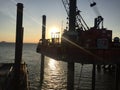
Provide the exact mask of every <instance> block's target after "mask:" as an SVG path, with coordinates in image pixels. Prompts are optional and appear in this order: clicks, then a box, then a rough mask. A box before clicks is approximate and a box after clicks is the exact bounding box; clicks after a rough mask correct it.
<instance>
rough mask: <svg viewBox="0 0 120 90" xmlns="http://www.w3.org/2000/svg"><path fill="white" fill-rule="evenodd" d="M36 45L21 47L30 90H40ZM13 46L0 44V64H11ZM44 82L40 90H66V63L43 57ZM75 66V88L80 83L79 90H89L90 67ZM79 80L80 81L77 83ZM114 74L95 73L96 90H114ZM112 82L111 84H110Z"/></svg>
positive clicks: (38, 55)
mask: <svg viewBox="0 0 120 90" xmlns="http://www.w3.org/2000/svg"><path fill="white" fill-rule="evenodd" d="M36 47H37V45H36V44H24V45H23V60H24V61H25V62H26V63H27V66H28V70H29V82H30V90H40V60H41V59H40V58H41V57H40V54H38V53H36ZM14 50H15V45H14V44H13V43H9V44H8V43H6V44H4V45H3V44H0V62H1V63H4V62H5V63H6V62H13V61H14V53H15V51H14ZM44 64H45V65H44V66H45V67H44V80H43V84H42V90H67V89H66V87H67V63H66V62H62V61H57V60H54V59H51V58H48V57H45V63H44ZM80 65H81V64H75V83H74V86H75V88H76V87H78V82H80V84H79V85H80V86H79V87H80V89H86V90H90V89H91V77H92V65H83V70H82V72H81V78H80V70H81V66H80ZM79 80H81V81H79ZM114 80H115V73H114V72H108V71H107V72H103V70H102V72H96V90H114V82H115V81H114ZM111 82H112V83H111ZM75 90H77V89H75Z"/></svg>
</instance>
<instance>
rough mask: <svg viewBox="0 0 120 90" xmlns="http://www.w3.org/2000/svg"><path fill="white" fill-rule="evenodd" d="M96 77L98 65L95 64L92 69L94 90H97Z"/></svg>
mask: <svg viewBox="0 0 120 90" xmlns="http://www.w3.org/2000/svg"><path fill="white" fill-rule="evenodd" d="M95 77H96V65H95V64H93V69H92V90H95V80H96V79H95Z"/></svg>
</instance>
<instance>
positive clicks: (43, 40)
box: [40, 15, 46, 87]
mask: <svg viewBox="0 0 120 90" xmlns="http://www.w3.org/2000/svg"><path fill="white" fill-rule="evenodd" d="M45 32H46V16H45V15H43V16H42V45H44V43H45ZM44 59H45V56H44V55H43V54H41V68H40V69H41V70H40V86H41V87H42V83H43V79H44Z"/></svg>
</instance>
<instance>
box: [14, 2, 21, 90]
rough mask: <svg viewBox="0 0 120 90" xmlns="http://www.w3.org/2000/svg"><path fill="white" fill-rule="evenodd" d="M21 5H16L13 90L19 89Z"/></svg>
mask: <svg viewBox="0 0 120 90" xmlns="http://www.w3.org/2000/svg"><path fill="white" fill-rule="evenodd" d="M22 21H23V4H22V3H18V4H17V19H16V43H15V64H14V70H15V74H14V75H15V85H14V86H15V87H14V89H15V90H19V88H20V65H21V62H22V47H23V28H22Z"/></svg>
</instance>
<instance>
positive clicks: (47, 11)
mask: <svg viewBox="0 0 120 90" xmlns="http://www.w3.org/2000/svg"><path fill="white" fill-rule="evenodd" d="M93 1H95V2H96V3H97V8H98V10H99V12H100V15H102V17H103V18H104V27H105V28H107V29H109V30H113V37H115V36H117V37H120V10H119V9H120V0H77V7H78V9H79V10H81V11H82V12H81V15H82V17H83V18H84V20H85V22H86V23H87V25H88V26H89V27H92V26H93V24H94V18H95V17H97V15H96V13H95V12H94V9H93V8H91V7H90V2H93ZM17 3H23V4H24V9H23V10H24V11H23V27H24V42H28V43H37V42H38V41H39V39H40V38H41V33H42V32H41V31H42V15H46V17H47V19H46V20H47V22H46V25H47V27H46V38H50V36H51V29H52V28H53V27H56V28H57V29H58V30H59V32H61V33H62V31H63V28H65V27H66V18H67V14H66V11H65V9H64V6H63V4H62V0H0V41H7V42H15V33H16V9H17V7H16V4H17Z"/></svg>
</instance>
